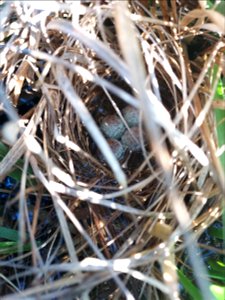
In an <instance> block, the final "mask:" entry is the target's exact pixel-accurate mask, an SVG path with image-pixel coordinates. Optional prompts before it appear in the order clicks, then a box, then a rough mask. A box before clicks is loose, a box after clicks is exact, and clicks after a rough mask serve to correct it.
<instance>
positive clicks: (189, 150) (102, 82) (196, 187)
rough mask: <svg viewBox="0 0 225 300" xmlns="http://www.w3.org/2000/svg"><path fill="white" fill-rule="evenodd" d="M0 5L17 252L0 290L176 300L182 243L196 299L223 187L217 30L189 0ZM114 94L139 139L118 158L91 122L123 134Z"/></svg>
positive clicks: (7, 164) (4, 263) (4, 269)
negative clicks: (203, 238) (213, 79)
mask: <svg viewBox="0 0 225 300" xmlns="http://www.w3.org/2000/svg"><path fill="white" fill-rule="evenodd" d="M149 2H151V5H149ZM200 2H204V1H200ZM193 3H195V4H194V6H193ZM1 15H2V16H1V26H2V29H1V53H0V55H1V59H0V66H1V74H0V76H1V81H2V82H3V84H4V90H5V96H4V93H3V92H2V101H3V98H4V101H3V106H2V108H3V110H6V112H7V113H8V116H9V119H10V120H11V122H12V123H13V124H14V126H17V125H16V124H19V126H20V128H19V130H20V137H19V138H18V139H17V140H15V141H13V145H12V146H10V150H9V151H8V153H7V155H6V156H5V157H4V158H3V159H2V161H1V162H0V177H1V178H4V177H5V176H6V175H7V174H9V172H10V171H11V170H12V168H14V167H15V166H16V163H17V161H18V160H19V159H21V158H23V164H22V173H21V174H22V175H21V181H20V188H19V190H18V193H17V194H16V195H15V197H14V200H13V201H11V202H12V203H11V202H10V203H7V204H6V208H5V214H4V215H3V221H2V222H3V224H5V226H9V225H10V226H12V228H17V226H18V230H19V235H20V240H19V241H20V242H19V252H18V253H17V255H10V256H9V255H6V254H4V255H3V257H2V259H1V267H0V272H1V273H2V275H1V279H0V294H1V295H2V296H3V298H2V299H5V300H6V299H62V297H66V299H163V298H165V299H179V297H180V291H179V284H178V281H179V280H178V278H177V273H176V268H177V266H182V259H183V253H184V251H186V250H187V252H189V255H190V261H191V265H192V268H193V271H194V274H196V275H197V278H196V281H197V283H198V285H199V287H200V289H201V290H202V292H203V295H204V296H205V297H209V296H207V293H208V292H207V291H208V282H207V280H206V279H204V278H203V277H201V276H198V274H199V272H203V274H204V272H205V269H204V265H203V263H202V262H201V260H200V259H196V255H197V253H198V244H197V242H198V238H199V236H200V235H201V234H202V232H203V231H204V230H205V228H207V227H208V226H209V225H210V224H212V222H214V221H215V220H216V219H217V218H218V217H219V216H220V214H221V211H222V198H223V196H222V195H223V193H224V185H223V182H224V173H223V170H222V167H221V164H220V161H219V159H218V156H217V151H216V150H217V137H216V130H215V121H214V117H213V95H214V92H215V86H214V90H213V89H212V88H211V86H210V83H209V78H208V76H207V74H208V70H209V68H210V67H211V66H212V64H213V63H214V62H215V61H216V62H217V63H218V65H219V66H221V68H219V69H218V73H217V77H218V78H219V77H220V75H221V73H222V72H224V70H222V65H223V64H222V60H223V56H222V50H224V38H223V34H224V27H223V26H221V22H216V20H215V15H214V14H213V11H211V12H210V13H209V12H207V11H206V10H205V8H204V6H203V5H202V6H199V5H198V2H197V1H163V0H161V1H143V0H142V1H129V3H127V2H126V1H65V2H63V3H62V2H58V1H57V2H55V1H45V2H42V3H41V1H11V3H10V2H5V3H3V4H2V5H1ZM220 17H222V16H220ZM215 31H216V33H215ZM28 87H29V93H30V94H31V95H32V98H31V99H32V100H30V98H28V96H27V95H28V94H26V96H25V100H26V105H27V103H28V105H27V106H25V104H24V103H21V101H22V100H21V99H22V95H23V94H24V93H25V90H27V89H28ZM6 95H7V96H6ZM9 99H10V100H9ZM29 101H33V102H32V103H33V105H31V106H29V105H30V102H29ZM127 105H129V106H132V107H135V108H136V109H137V111H138V113H139V119H140V122H139V125H138V127H137V128H138V131H137V130H136V135H138V139H139V142H140V147H138V150H136V148H135V147H134V151H133V150H131V151H130V150H129V149H133V148H132V147H131V148H129V147H128V148H126V151H125V154H124V157H123V159H122V161H121V160H120V161H118V160H117V158H116V157H115V155H114V152H113V151H112V149H111V148H110V145H109V143H108V142H107V137H105V135H104V134H103V132H102V131H101V126H100V124H101V122H102V120H103V118H105V117H106V116H110V115H112V114H115V115H117V116H118V117H119V118H120V119H121V122H123V123H124V126H125V127H126V128H127V130H128V131H129V125H128V124H127V122H126V120H125V119H124V117H123V109H124V108H125V107H126V106H127ZM24 107H25V109H24V110H23V108H24ZM21 124H22V125H21ZM13 130H14V129H13ZM8 135H10V136H11V134H8V133H7V134H5V133H4V135H3V137H2V140H3V141H4V142H7V136H8ZM9 140H10V139H9ZM9 140H8V142H9ZM131 140H132V139H131ZM99 153H101V154H100V155H99ZM100 157H104V159H100ZM30 169H32V171H29V170H30ZM29 197H32V201H33V202H32V205H29V204H28V201H27V199H30V198H29ZM12 207H16V208H17V209H18V212H19V214H20V218H19V220H18V223H17V222H15V221H14V222H12V221H9V216H8V215H7V214H10V209H12ZM30 210H32V212H33V218H32V220H30V219H29V216H28V213H29V211H30ZM28 242H29V243H30V244H31V249H30V251H24V249H23V244H24V243H25V244H26V243H28ZM21 282H22V283H23V287H21ZM9 294H11V295H12V296H11V295H9ZM208 295H210V294H208ZM205 299H209V298H205Z"/></svg>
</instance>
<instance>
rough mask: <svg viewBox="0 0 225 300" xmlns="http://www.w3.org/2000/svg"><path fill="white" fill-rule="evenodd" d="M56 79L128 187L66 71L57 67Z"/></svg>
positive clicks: (122, 183)
mask: <svg viewBox="0 0 225 300" xmlns="http://www.w3.org/2000/svg"><path fill="white" fill-rule="evenodd" d="M56 79H57V81H58V84H59V86H60V88H61V90H62V91H63V93H64V94H65V96H66V98H67V99H68V101H69V102H70V103H71V105H72V106H73V108H74V110H75V111H76V113H77V114H78V115H79V117H80V119H81V120H82V122H83V123H84V124H85V126H86V128H87V130H88V132H89V133H90V135H91V136H92V138H93V139H94V141H95V142H96V144H97V145H98V147H99V149H100V150H101V152H102V154H103V155H104V156H105V159H106V160H107V162H108V164H109V165H110V167H111V169H112V170H113V173H114V175H115V178H117V181H118V182H119V184H120V185H121V186H122V187H126V185H127V181H126V176H125V174H124V172H123V171H122V169H121V167H120V165H119V163H118V161H117V159H116V158H115V156H114V154H113V152H112V150H111V148H110V147H109V145H108V143H107V142H106V140H105V138H104V137H103V135H102V133H101V131H100V130H99V128H98V126H97V125H96V123H95V121H94V119H93V118H92V116H91V114H90V113H89V111H88V110H87V108H86V107H85V105H84V103H83V102H82V100H81V99H80V98H79V96H78V95H77V94H76V92H75V91H74V88H73V87H72V85H71V82H70V81H69V79H68V78H67V76H66V74H65V72H64V70H63V68H62V67H59V66H58V67H57V70H56Z"/></svg>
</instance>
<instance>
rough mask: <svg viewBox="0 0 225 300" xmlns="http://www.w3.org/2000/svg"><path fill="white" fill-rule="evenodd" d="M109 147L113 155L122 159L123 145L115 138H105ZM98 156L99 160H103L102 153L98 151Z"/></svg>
mask: <svg viewBox="0 0 225 300" xmlns="http://www.w3.org/2000/svg"><path fill="white" fill-rule="evenodd" d="M107 142H108V144H109V146H110V148H111V149H112V151H113V153H114V155H115V157H116V158H117V159H118V160H122V159H123V158H124V154H125V150H126V149H125V147H124V146H123V145H122V144H121V142H120V141H118V140H116V139H108V140H107ZM99 158H100V159H101V160H103V161H104V160H105V158H104V157H103V155H102V154H101V153H99Z"/></svg>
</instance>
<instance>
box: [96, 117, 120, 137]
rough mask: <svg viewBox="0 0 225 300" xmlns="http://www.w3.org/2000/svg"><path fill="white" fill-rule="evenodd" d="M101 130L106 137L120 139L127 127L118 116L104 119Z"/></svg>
mask: <svg viewBox="0 0 225 300" xmlns="http://www.w3.org/2000/svg"><path fill="white" fill-rule="evenodd" d="M100 128H101V130H102V132H103V133H104V134H105V136H106V137H108V138H112V139H120V138H121V136H122V135H123V133H124V131H125V126H124V124H123V122H122V121H121V119H120V118H119V117H118V116H116V115H109V116H106V117H105V118H103V120H102V122H101V124H100Z"/></svg>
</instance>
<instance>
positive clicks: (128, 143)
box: [121, 126, 141, 151]
mask: <svg viewBox="0 0 225 300" xmlns="http://www.w3.org/2000/svg"><path fill="white" fill-rule="evenodd" d="M130 131H131V133H132V134H131V133H130V132H129V131H128V130H126V131H125V133H124V134H123V136H122V138H121V143H122V144H123V146H124V147H126V148H128V149H129V150H130V151H139V150H141V142H140V137H139V128H138V127H137V126H134V127H132V128H131V129H130ZM133 136H134V137H135V138H134V137H133Z"/></svg>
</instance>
